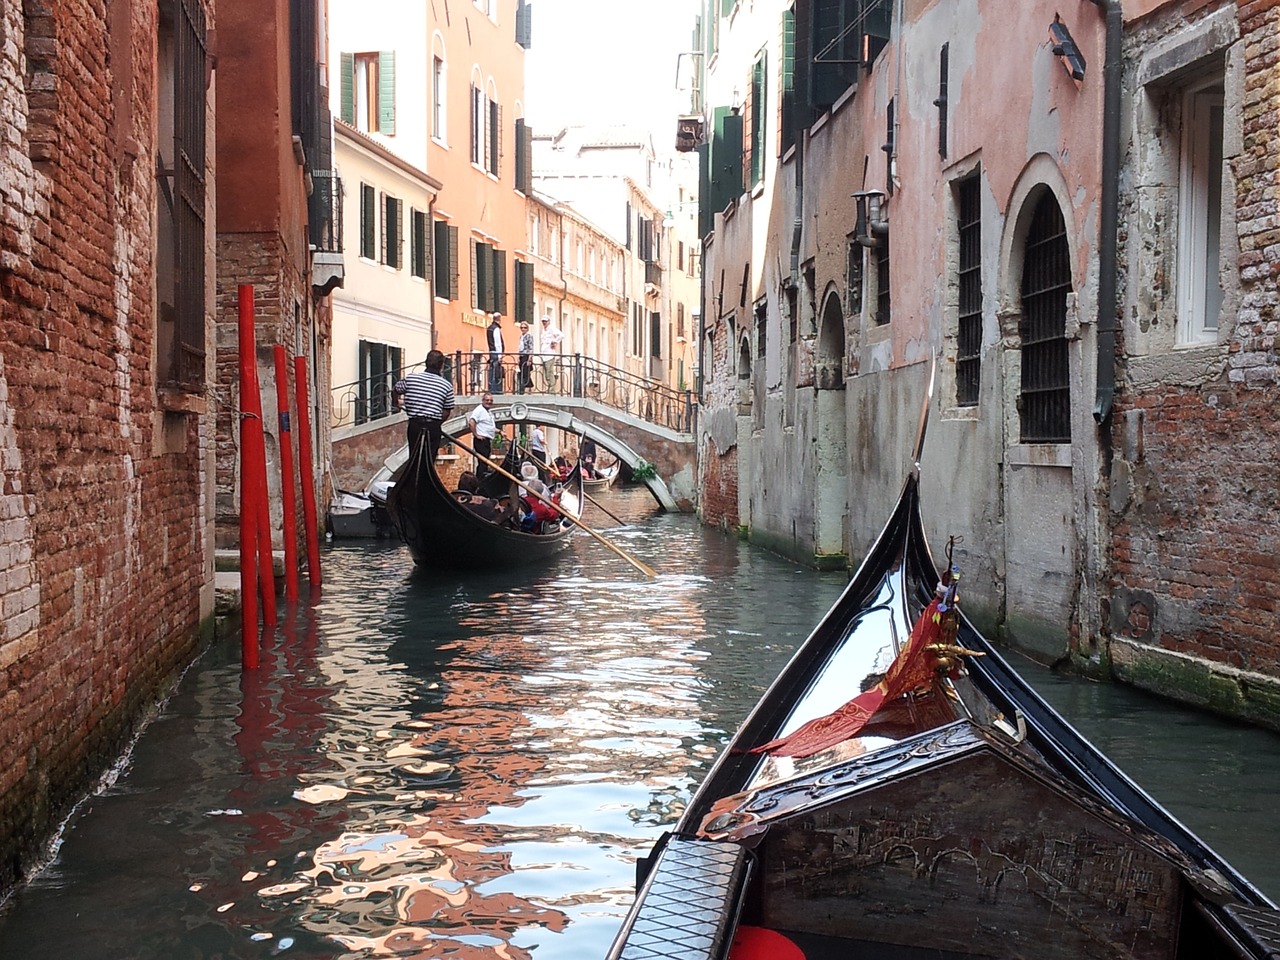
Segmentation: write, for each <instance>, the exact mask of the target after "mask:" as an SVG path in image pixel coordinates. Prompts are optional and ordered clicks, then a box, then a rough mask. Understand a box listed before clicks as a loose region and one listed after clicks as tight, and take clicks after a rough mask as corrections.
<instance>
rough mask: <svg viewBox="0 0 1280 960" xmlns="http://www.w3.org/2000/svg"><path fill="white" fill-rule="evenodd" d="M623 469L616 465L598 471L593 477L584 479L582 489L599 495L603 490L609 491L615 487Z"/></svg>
mask: <svg viewBox="0 0 1280 960" xmlns="http://www.w3.org/2000/svg"><path fill="white" fill-rule="evenodd" d="M620 469H621V467H620V466H619V465H618V464H616V463H613V464H610V465H609V466H607V467H605V468H604V469H603V470H598V471H596V474H595V476H593V477H583V478H582V489H583V490H585V491H587V493H599V492H601V491H602V490H608V489H609V488H610V487H611V486H613V481H614V480H616V479H618V471H619V470H620Z"/></svg>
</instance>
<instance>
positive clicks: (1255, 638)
mask: <svg viewBox="0 0 1280 960" xmlns="http://www.w3.org/2000/svg"><path fill="white" fill-rule="evenodd" d="M1238 9H1239V15H1240V28H1241V36H1242V38H1243V41H1244V44H1245V61H1246V71H1245V95H1244V100H1243V150H1242V153H1241V155H1240V156H1239V157H1238V158H1236V159H1235V160H1234V161H1233V166H1232V170H1233V173H1234V174H1235V177H1236V185H1237V189H1236V213H1237V233H1238V238H1239V245H1240V259H1239V267H1240V281H1241V297H1240V301H1239V310H1238V313H1237V315H1236V316H1235V317H1233V318H1231V320H1232V321H1233V322H1234V333H1233V336H1232V339H1231V341H1230V344H1229V348H1228V349H1229V354H1228V357H1229V359H1228V362H1227V363H1226V365H1225V368H1224V371H1223V373H1222V375H1221V376H1219V377H1218V378H1217V379H1215V380H1213V381H1212V382H1208V383H1202V384H1195V385H1188V384H1186V383H1182V384H1177V385H1172V384H1165V385H1160V386H1155V387H1147V388H1145V389H1143V390H1142V391H1140V392H1138V391H1133V390H1130V391H1122V393H1121V395H1120V396H1119V403H1118V405H1117V414H1118V415H1117V417H1116V444H1117V448H1118V449H1119V450H1121V451H1125V452H1124V453H1122V455H1123V456H1126V457H1128V458H1130V459H1131V461H1132V462H1131V463H1127V464H1126V466H1127V467H1128V468H1129V469H1131V470H1132V478H1131V480H1130V481H1129V483H1128V487H1129V491H1130V492H1129V496H1128V498H1127V499H1126V500H1125V502H1124V503H1123V504H1122V505H1119V504H1118V505H1117V506H1118V507H1119V512H1118V513H1116V514H1115V515H1113V523H1114V526H1113V539H1112V554H1113V556H1112V560H1113V583H1112V602H1111V624H1112V632H1113V635H1114V636H1115V637H1116V638H1118V639H1120V640H1121V641H1134V642H1136V643H1138V644H1143V645H1147V646H1149V647H1152V648H1158V649H1160V650H1165V651H1173V652H1176V653H1179V654H1187V655H1190V656H1191V657H1192V658H1203V659H1204V660H1207V661H1209V662H1211V663H1214V664H1222V665H1225V666H1227V667H1233V668H1240V669H1243V670H1248V671H1256V672H1259V673H1262V674H1267V675H1269V676H1271V677H1276V678H1280V637H1277V633H1276V623H1277V615H1278V614H1280V527H1278V526H1277V523H1276V516H1277V511H1278V509H1280V480H1278V479H1277V476H1278V475H1277V470H1276V464H1277V463H1280V417H1277V410H1280V153H1277V152H1276V150H1275V142H1276V138H1277V135H1278V131H1280V2H1278V0H1251V2H1243V0H1242V2H1241V3H1240V4H1239V7H1238ZM1226 320H1227V318H1225V317H1224V321H1226ZM1130 669H1132V668H1130ZM1210 672H1211V671H1210ZM1203 673H1204V672H1203V671H1201V675H1203ZM1145 682H1147V683H1148V685H1151V686H1154V687H1157V688H1160V687H1161V686H1162V685H1164V681H1162V680H1160V679H1159V678H1156V677H1147V678H1146V681H1145ZM1179 683H1182V681H1178V680H1177V679H1176V678H1175V679H1173V680H1171V681H1170V685H1172V686H1176V685H1178V684H1179ZM1183 685H1184V687H1185V683H1184V684H1183ZM1227 686H1231V685H1230V684H1228V685H1227ZM1167 692H1177V693H1187V692H1188V691H1187V690H1185V689H1183V690H1178V691H1175V690H1172V689H1170V690H1168V691H1167ZM1190 697H1191V699H1199V700H1202V701H1203V702H1205V703H1207V704H1208V705H1211V706H1216V707H1221V708H1222V709H1224V710H1228V711H1229V712H1236V713H1241V714H1243V715H1246V716H1250V717H1252V718H1253V719H1256V720H1259V721H1260V722H1265V723H1271V724H1276V723H1278V722H1280V704H1275V705H1273V706H1272V707H1270V708H1267V707H1265V706H1261V705H1259V704H1257V703H1249V702H1248V699H1249V695H1248V693H1247V691H1246V690H1245V689H1244V687H1243V686H1240V685H1235V687H1234V688H1233V689H1225V688H1224V687H1223V685H1222V684H1218V685H1217V686H1216V687H1215V686H1214V684H1212V683H1210V682H1207V681H1206V682H1205V684H1204V689H1203V690H1199V691H1196V690H1191V691H1190Z"/></svg>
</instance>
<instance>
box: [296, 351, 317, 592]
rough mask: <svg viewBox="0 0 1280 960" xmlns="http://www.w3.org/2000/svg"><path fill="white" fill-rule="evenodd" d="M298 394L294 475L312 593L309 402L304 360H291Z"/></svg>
mask: <svg viewBox="0 0 1280 960" xmlns="http://www.w3.org/2000/svg"><path fill="white" fill-rule="evenodd" d="M293 380H294V385H295V388H296V390H297V392H298V460H299V463H298V473H299V475H300V477H301V480H302V522H303V523H305V524H306V525H307V579H308V580H310V581H311V592H312V594H315V593H318V592H319V590H320V528H319V526H317V521H316V485H315V479H314V478H313V476H312V472H311V465H312V462H313V461H312V459H311V401H310V399H309V397H308V393H309V391H308V390H307V358H306V357H294V358H293Z"/></svg>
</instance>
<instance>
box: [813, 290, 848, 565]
mask: <svg viewBox="0 0 1280 960" xmlns="http://www.w3.org/2000/svg"><path fill="white" fill-rule="evenodd" d="M814 359H815V367H814V383H815V385H816V387H817V395H816V397H815V401H816V407H817V409H816V414H817V415H816V417H815V423H814V429H815V431H816V436H815V438H814V439H815V441H816V442H815V444H814V451H815V452H814V457H815V463H814V480H815V485H814V486H815V489H814V549H813V552H814V560H815V562H816V563H817V564H818V565H819V566H823V567H826V566H832V567H834V566H838V565H841V564H843V563H847V562H848V556H849V551H848V547H847V545H846V543H845V528H846V526H847V518H848V515H849V439H848V433H847V429H848V428H847V417H848V413H847V410H846V407H845V390H844V371H845V329H844V311H843V310H842V309H841V307H840V298H839V296H837V294H836V293H835V291H831V292H830V293H828V294H827V298H826V301H825V302H824V303H823V306H822V319H821V321H820V323H819V326H818V343H817V356H816V357H815V358H814Z"/></svg>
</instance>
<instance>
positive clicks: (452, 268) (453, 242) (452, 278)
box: [447, 227, 458, 300]
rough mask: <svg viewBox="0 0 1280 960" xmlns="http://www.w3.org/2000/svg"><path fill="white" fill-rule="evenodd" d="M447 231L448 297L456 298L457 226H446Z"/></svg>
mask: <svg viewBox="0 0 1280 960" xmlns="http://www.w3.org/2000/svg"><path fill="white" fill-rule="evenodd" d="M447 230H448V232H449V299H450V300H457V299H458V228H457V227H448V228H447Z"/></svg>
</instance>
